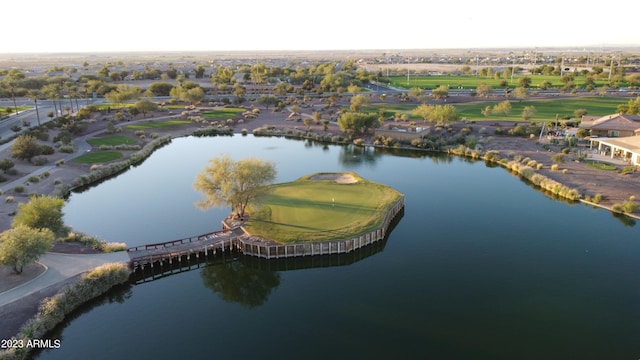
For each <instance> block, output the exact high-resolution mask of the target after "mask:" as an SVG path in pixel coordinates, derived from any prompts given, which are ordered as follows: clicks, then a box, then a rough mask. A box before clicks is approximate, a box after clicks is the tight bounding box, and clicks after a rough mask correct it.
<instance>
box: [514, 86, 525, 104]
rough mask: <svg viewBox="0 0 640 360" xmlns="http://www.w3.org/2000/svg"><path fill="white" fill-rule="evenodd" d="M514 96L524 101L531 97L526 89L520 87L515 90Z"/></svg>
mask: <svg viewBox="0 0 640 360" xmlns="http://www.w3.org/2000/svg"><path fill="white" fill-rule="evenodd" d="M513 96H514V97H515V98H516V99H518V100H520V101H522V100H525V99H526V98H528V97H529V92H528V91H527V89H526V88H525V87H523V86H518V87H517V88H515V90H513Z"/></svg>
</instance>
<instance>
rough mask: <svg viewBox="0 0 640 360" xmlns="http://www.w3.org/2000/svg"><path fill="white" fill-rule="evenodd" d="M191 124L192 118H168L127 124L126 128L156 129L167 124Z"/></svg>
mask: <svg viewBox="0 0 640 360" xmlns="http://www.w3.org/2000/svg"><path fill="white" fill-rule="evenodd" d="M188 124H191V120H166V121H155V122H148V123H141V124H133V125H127V126H125V127H124V128H125V129H127V130H147V129H156V128H161V127H166V126H179V125H188Z"/></svg>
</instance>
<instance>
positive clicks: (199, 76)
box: [195, 65, 205, 79]
mask: <svg viewBox="0 0 640 360" xmlns="http://www.w3.org/2000/svg"><path fill="white" fill-rule="evenodd" d="M204 70H205V69H204V66H202V65H198V66H196V69H195V73H196V79H202V78H203V77H204Z"/></svg>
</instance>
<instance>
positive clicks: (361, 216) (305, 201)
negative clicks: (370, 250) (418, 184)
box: [245, 173, 402, 243]
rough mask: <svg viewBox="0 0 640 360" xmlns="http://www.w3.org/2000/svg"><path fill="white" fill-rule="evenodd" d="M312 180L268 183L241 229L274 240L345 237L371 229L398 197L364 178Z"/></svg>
mask: <svg viewBox="0 0 640 360" xmlns="http://www.w3.org/2000/svg"><path fill="white" fill-rule="evenodd" d="M346 174H350V175H352V176H353V177H354V178H355V179H356V180H357V182H356V183H351V184H341V183H337V182H336V181H334V180H312V178H313V176H314V175H318V174H314V175H308V176H305V177H302V178H300V179H298V180H296V181H293V182H289V183H282V184H275V185H271V186H269V187H268V188H267V191H266V193H265V194H263V195H261V196H260V197H258V198H257V199H255V201H254V202H253V204H252V208H253V209H254V210H253V211H252V212H251V213H250V219H249V221H247V223H246V224H245V229H246V230H247V231H248V232H249V233H251V234H253V235H258V236H261V237H264V238H267V239H271V240H274V241H277V242H280V243H303V242H317V241H329V240H337V239H346V238H350V237H352V236H356V235H359V234H362V233H364V232H367V231H371V230H374V229H375V228H376V227H378V226H380V225H381V224H382V222H383V221H384V217H385V216H386V214H387V211H388V210H389V209H390V208H391V207H392V206H393V204H395V203H396V201H397V200H398V199H399V198H400V197H401V196H402V195H401V194H400V193H399V192H398V191H396V190H395V189H393V188H390V187H388V186H385V185H382V184H378V183H375V182H371V181H367V180H365V179H363V178H361V177H359V176H358V175H356V174H353V173H346Z"/></svg>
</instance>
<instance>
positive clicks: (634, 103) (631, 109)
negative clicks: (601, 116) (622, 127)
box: [617, 96, 640, 115]
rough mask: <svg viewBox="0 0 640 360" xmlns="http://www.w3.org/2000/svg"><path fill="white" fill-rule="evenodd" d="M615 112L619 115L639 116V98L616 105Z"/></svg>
mask: <svg viewBox="0 0 640 360" xmlns="http://www.w3.org/2000/svg"><path fill="white" fill-rule="evenodd" d="M617 110H618V112H619V113H621V114H632V115H633V114H640V96H639V97H637V98H635V99H631V100H629V101H628V102H627V103H626V104H622V105H618V108H617Z"/></svg>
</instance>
